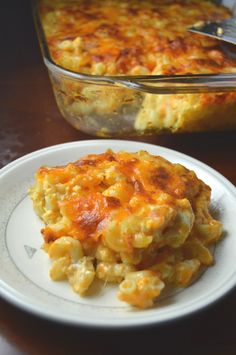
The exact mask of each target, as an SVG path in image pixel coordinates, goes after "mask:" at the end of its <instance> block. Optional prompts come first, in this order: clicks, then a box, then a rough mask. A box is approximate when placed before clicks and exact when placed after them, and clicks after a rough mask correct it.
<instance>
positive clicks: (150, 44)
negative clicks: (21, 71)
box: [40, 0, 236, 75]
mask: <svg viewBox="0 0 236 355" xmlns="http://www.w3.org/2000/svg"><path fill="white" fill-rule="evenodd" d="M40 14H41V17H42V23H43V27H44V30H45V33H46V37H47V41H48V45H49V49H50V52H51V55H52V58H53V60H54V61H55V62H56V63H57V64H59V65H61V66H62V67H65V68H67V69H70V70H73V71H76V72H81V73H88V74H95V75H122V74H131V75H138V74H143V75H146V74H165V75H167V74H183V73H186V74H187V73H208V72H211V73H217V72H230V71H232V70H233V71H235V70H236V61H235V59H234V60H232V59H230V58H229V57H228V55H227V54H226V53H225V52H224V51H223V50H222V48H221V46H220V42H219V41H217V40H215V39H211V38H207V37H204V36H201V35H197V34H193V33H189V32H188V31H187V29H188V27H190V26H192V25H193V24H195V23H196V22H199V21H207V20H214V21H217V20H222V19H225V18H227V17H229V16H230V14H229V11H228V10H227V9H226V8H224V7H223V6H217V5H216V4H214V3H213V2H211V1H205V0H200V1H199V0H182V1H176V0H175V1H174V0H170V1H167V0H165V1H163V0H155V1H153V0H140V1H137V0H129V1H127V0H121V1H115V0H103V1H100V0H91V1H87V0H80V1H72V0H68V1H63V0H53V1H51V0H50V1H48V0H44V1H42V3H41V6H40Z"/></svg>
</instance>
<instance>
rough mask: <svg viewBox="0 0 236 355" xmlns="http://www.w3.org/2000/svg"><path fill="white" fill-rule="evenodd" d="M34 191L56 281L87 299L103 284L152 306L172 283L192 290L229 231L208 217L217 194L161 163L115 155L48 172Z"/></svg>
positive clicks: (41, 175) (137, 155)
mask: <svg viewBox="0 0 236 355" xmlns="http://www.w3.org/2000/svg"><path fill="white" fill-rule="evenodd" d="M29 193H30V196H31V199H32V201H33V205H34V208H35V210H36V212H37V214H38V215H39V217H40V218H41V219H42V220H43V221H44V222H45V228H44V229H43V230H42V234H43V236H44V240H45V244H44V249H45V251H46V252H47V253H48V255H49V257H50V259H51V260H52V265H51V269H50V277H51V279H52V280H54V281H60V280H65V279H66V280H68V282H69V284H70V285H71V287H72V289H73V290H74V291H75V292H77V293H79V294H80V295H86V292H87V290H88V289H89V287H90V286H91V284H92V283H93V280H94V278H98V279H100V280H102V281H104V282H105V283H107V282H108V283H109V282H112V283H118V284H119V291H118V298H119V299H120V300H121V301H125V302H127V303H129V304H130V305H133V306H137V307H141V308H146V307H151V306H152V305H153V303H154V301H155V299H156V298H157V297H158V296H159V295H160V293H161V291H162V290H163V289H164V288H165V286H166V285H168V286H172V287H184V286H187V285H188V284H189V283H190V282H191V280H192V279H193V276H194V275H196V273H197V272H198V270H199V268H200V267H201V266H210V265H211V264H212V263H213V256H212V254H211V252H210V250H209V244H211V243H213V242H216V241H217V240H218V239H219V238H220V236H221V229H222V227H221V223H220V222H219V221H216V220H214V219H213V218H212V217H211V215H210V213H209V211H208V206H209V202H210V188H209V187H208V186H207V185H206V184H205V183H204V182H202V181H201V180H199V179H198V178H197V176H196V175H195V173H194V172H192V171H189V170H188V169H186V168H184V167H183V166H181V165H179V164H172V163H170V162H168V161H167V160H165V159H163V158H161V157H158V156H152V155H150V154H148V153H147V152H144V151H140V152H137V153H127V152H118V153H114V152H112V151H111V150H108V151H107V152H105V153H103V154H97V155H96V154H93V155H88V156H86V157H84V158H81V159H80V160H78V161H76V162H75V163H70V164H68V165H66V166H62V167H55V168H49V167H42V168H40V169H39V170H38V171H37V173H36V182H35V185H34V186H32V187H31V188H30V190H29Z"/></svg>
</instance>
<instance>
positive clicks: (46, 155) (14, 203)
mask: <svg viewBox="0 0 236 355" xmlns="http://www.w3.org/2000/svg"><path fill="white" fill-rule="evenodd" d="M108 148H112V149H113V150H114V151H119V150H127V151H133V152H134V151H138V150H140V149H143V150H146V151H148V152H149V153H151V154H156V155H161V156H163V157H165V158H166V159H168V160H170V161H171V162H178V163H181V164H183V165H185V166H186V167H187V168H189V169H192V170H194V171H195V172H196V173H197V175H198V177H199V178H201V179H202V180H204V181H205V182H207V183H208V184H209V185H210V186H211V187H212V208H213V209H214V210H215V213H217V218H219V219H220V220H221V221H222V222H223V225H224V233H225V237H224V238H223V239H222V240H221V241H220V243H219V244H218V245H217V247H216V248H215V260H216V262H215V264H214V266H212V267H210V268H208V269H207V270H206V271H205V272H204V273H203V274H202V275H201V277H200V278H199V279H198V280H197V281H196V282H195V283H194V284H193V285H191V286H189V287H188V288H186V289H183V290H178V291H175V292H174V293H172V294H171V295H168V296H165V297H162V299H160V301H159V302H157V303H156V306H155V307H154V308H152V309H147V310H137V309H134V308H131V307H129V306H128V305H126V304H124V303H122V302H120V301H119V300H117V298H116V291H117V287H112V286H107V287H105V288H104V287H102V288H101V287H99V285H98V286H97V292H94V293H93V292H91V295H90V296H89V297H83V298H82V297H80V296H78V295H77V294H75V293H74V292H73V291H72V290H71V288H70V287H69V285H68V284H67V283H66V282H65V283H64V282H53V281H51V280H50V278H49V276H48V269H49V260H48V256H47V255H46V253H45V252H43V251H42V250H41V245H42V242H43V240H42V236H41V234H40V228H41V227H42V222H41V221H40V220H39V219H38V217H37V216H36V215H35V213H34V211H33V208H32V204H31V201H30V199H29V197H28V196H27V190H28V188H29V186H30V185H31V184H32V183H33V177H34V173H35V171H36V170H37V169H38V168H39V167H40V166H41V165H51V166H54V165H60V164H65V163H67V162H71V161H75V160H77V159H78V158H80V157H81V156H83V155H85V154H89V153H101V152H104V151H105V150H106V149H108ZM0 201H1V204H0V264H1V266H0V293H1V295H2V296H3V297H4V298H6V299H7V300H8V301H10V302H12V303H14V304H15V305H17V306H19V307H21V308H23V309H25V310H28V311H30V312H33V313H35V314H38V315H40V316H43V317H47V318H49V319H53V320H56V321H61V322H66V323H71V324H78V325H83V326H98V327H106V326H108V327H127V326H140V325H147V324H157V323H161V322H164V321H167V320H172V319H176V318H179V317H181V316H184V315H187V314H190V313H192V312H194V311H197V310H199V309H201V308H203V307H205V306H207V305H209V304H211V303H212V302H214V301H216V300H217V299H219V298H220V297H221V296H223V295H224V294H225V293H226V292H228V291H229V290H230V289H232V288H233V286H235V284H236V263H235V260H236V225H235V208H236V191H235V188H234V186H233V185H232V184H231V183H230V182H229V181H227V180H226V179H225V178H224V177H223V176H222V175H220V174H219V173H217V172H216V171H214V170H213V169H211V168H210V167H208V166H206V165H205V164H203V163H201V162H199V161H197V160H195V159H193V158H190V157H188V156H186V155H184V154H181V153H178V152H175V151H173V150H170V149H166V148H163V147H159V146H155V145H151V144H145V143H139V142H131V141H119V140H94V141H82V142H72V143H67V144H61V145H57V146H53V147H50V148H46V149H42V150H39V151H36V152H34V153H31V154H29V155H26V156H25V157H22V158H20V159H18V160H16V161H14V162H12V163H11V164H9V165H8V166H6V167H4V168H3V169H2V170H1V172H0Z"/></svg>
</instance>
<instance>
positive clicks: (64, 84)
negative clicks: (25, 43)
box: [33, 1, 236, 137]
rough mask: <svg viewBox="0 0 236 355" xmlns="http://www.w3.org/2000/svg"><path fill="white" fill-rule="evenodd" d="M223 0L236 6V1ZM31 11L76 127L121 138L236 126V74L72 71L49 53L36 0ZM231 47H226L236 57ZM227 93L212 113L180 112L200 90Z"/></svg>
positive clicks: (61, 100)
mask: <svg viewBox="0 0 236 355" xmlns="http://www.w3.org/2000/svg"><path fill="white" fill-rule="evenodd" d="M217 3H220V1H217ZM223 3H224V5H227V6H229V7H230V8H231V9H232V10H233V6H234V1H226V4H225V2H223ZM33 12H34V19H35V24H36V29H37V33H38V38H39V42H40V46H41V49H42V53H43V59H44V63H45V64H46V66H47V69H48V72H49V76H50V79H51V83H52V87H53V91H54V95H55V98H56V102H57V105H58V107H59V110H60V112H61V114H62V115H63V117H64V118H65V119H66V120H67V121H68V122H69V123H70V124H72V126H74V127H75V128H76V129H78V130H81V131H83V132H85V133H88V134H92V135H96V136H100V137H121V136H127V135H129V136H132V135H133V136H137V135H144V134H156V133H165V132H171V133H178V132H196V131H213V130H230V129H235V128H236V93H235V92H236V73H235V74H234V73H229V74H227V73H226V74H199V75H173V76H172V75H171V76H169V75H139V76H137V75H133V76H102V75H89V74H81V73H77V72H73V71H71V70H68V69H65V68H63V67H61V66H59V65H58V64H56V63H55V62H54V61H53V59H52V57H51V55H50V52H49V48H48V46H47V41H46V37H45V34H44V30H43V27H42V23H41V20H40V15H39V11H38V1H33ZM230 48H232V46H231V47H230ZM230 48H229V47H226V50H227V51H230V54H231V55H232V56H235V57H236V54H235V53H234V51H233V50H232V52H231V49H230ZM227 92H231V93H232V95H231V96H232V97H231V98H230V100H228V103H227V105H225V104H222V100H221V99H219V100H218V99H217V100H214V105H213V106H212V107H211V108H210V109H208V110H207V111H208V116H207V114H206V112H205V111H204V110H201V106H199V107H198V108H197V109H195V111H194V112H193V114H188V112H186V111H181V110H182V107H184V106H186V103H187V104H188V105H189V106H191V107H193V106H194V105H195V106H194V107H197V104H196V103H197V102H198V100H202V98H203V96H202V95H205V96H204V98H205V97H207V100H208V101H209V102H211V101H212V98H213V97H215V96H213V95H216V94H215V93H219V94H220V95H221V96H219V98H220V97H222V95H223V93H227ZM217 97H218V96H217ZM173 102H175V103H176V102H177V103H178V107H179V108H180V110H179V112H178V119H177V120H175V123H174V124H173V122H170V120H169V119H168V117H166V116H168V115H172V114H173V112H171V111H173V107H174V106H176V104H173ZM163 104H164V105H165V106H166V107H169V109H168V110H167V111H168V112H165V117H158V119H157V118H156V110H157V107H160V106H161V105H163ZM173 105H174V106H173ZM209 112H210V113H209ZM159 116H160V115H159ZM153 117H155V118H153ZM234 117H235V119H234Z"/></svg>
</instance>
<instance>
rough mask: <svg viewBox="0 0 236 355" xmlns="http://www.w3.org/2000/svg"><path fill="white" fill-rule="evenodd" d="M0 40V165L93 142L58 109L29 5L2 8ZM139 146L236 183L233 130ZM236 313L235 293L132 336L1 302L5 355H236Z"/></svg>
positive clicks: (19, 1)
mask: <svg viewBox="0 0 236 355" xmlns="http://www.w3.org/2000/svg"><path fill="white" fill-rule="evenodd" d="M0 38H1V41H0V53H1V55H0V127H1V128H0V165H1V166H4V165H5V164H7V163H9V162H10V161H12V160H14V159H16V158H18V157H20V156H22V155H24V154H26V153H29V152H31V151H33V150H36V149H40V148H43V147H46V146H49V145H53V144H58V143H63V142H68V141H75V140H81V139H91V138H93V137H90V136H88V135H85V134H83V133H80V132H77V131H76V130H75V129H74V128H72V127H71V126H70V125H69V124H68V123H66V122H65V121H64V119H63V118H62V117H61V115H60V113H59V111H58V110H57V107H56V104H55V101H54V97H53V94H52V91H51V87H50V82H49V79H48V75H47V71H46V69H45V67H44V65H43V61H42V58H41V54H40V50H39V46H38V42H37V38H36V34H35V30H34V27H33V21H32V15H31V7H30V1H27V0H11V1H7V0H5V1H2V2H1V4H0ZM136 140H137V138H136ZM139 140H140V141H141V140H142V141H148V142H149V143H154V144H158V145H162V146H166V147H168V148H172V149H175V150H178V151H181V152H183V153H185V154H189V155H191V156H193V157H195V158H197V159H199V160H201V161H203V162H205V163H207V164H208V165H210V166H211V167H213V168H215V169H216V170H218V171H219V172H221V173H222V174H223V175H225V176H226V177H227V178H228V179H229V180H230V181H231V182H233V183H236V169H235V163H236V162H235V153H236V133H235V132H221V133H220V132H219V133H211V134H207V133H201V134H188V135H176V136H171V135H165V136H159V137H149V138H148V139H147V138H142V139H140V138H139ZM235 237H236V236H235ZM0 266H1V260H0ZM235 309H236V291H235V290H234V291H233V292H231V294H229V295H227V296H226V297H225V298H224V299H222V300H221V301H219V302H218V303H216V304H214V305H212V306H211V307H210V308H208V309H206V310H204V311H202V312H199V313H198V314H195V315H193V316H191V317H188V318H185V319H182V320H180V321H178V322H174V323H168V324H165V325H162V326H160V327H152V328H144V329H135V330H130V331H127V330H124V331H122V330H119V331H110V330H109V329H108V330H103V331H98V330H88V329H81V328H76V327H69V326H64V325H59V324H55V323H53V322H49V321H47V320H43V319H40V318H37V317H35V316H32V315H30V314H28V313H25V312H23V311H21V310H18V309H16V308H15V307H14V306H12V305H10V304H9V303H7V302H6V301H4V300H1V299H0V329H1V333H0V355H13V354H14V355H16V354H25V353H26V354H45V355H47V354H50V355H51V354H58V355H60V354H83V355H86V354H98V355H100V354H141V353H142V354H143V353H144V354H145V353H151V354H159V355H163V354H168V355H169V354H175V355H178V354H180V355H182V354H193V355H195V354H196V355H197V354H202V355H209V354H214V355H235V354H236V339H235V333H236V311H235Z"/></svg>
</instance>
